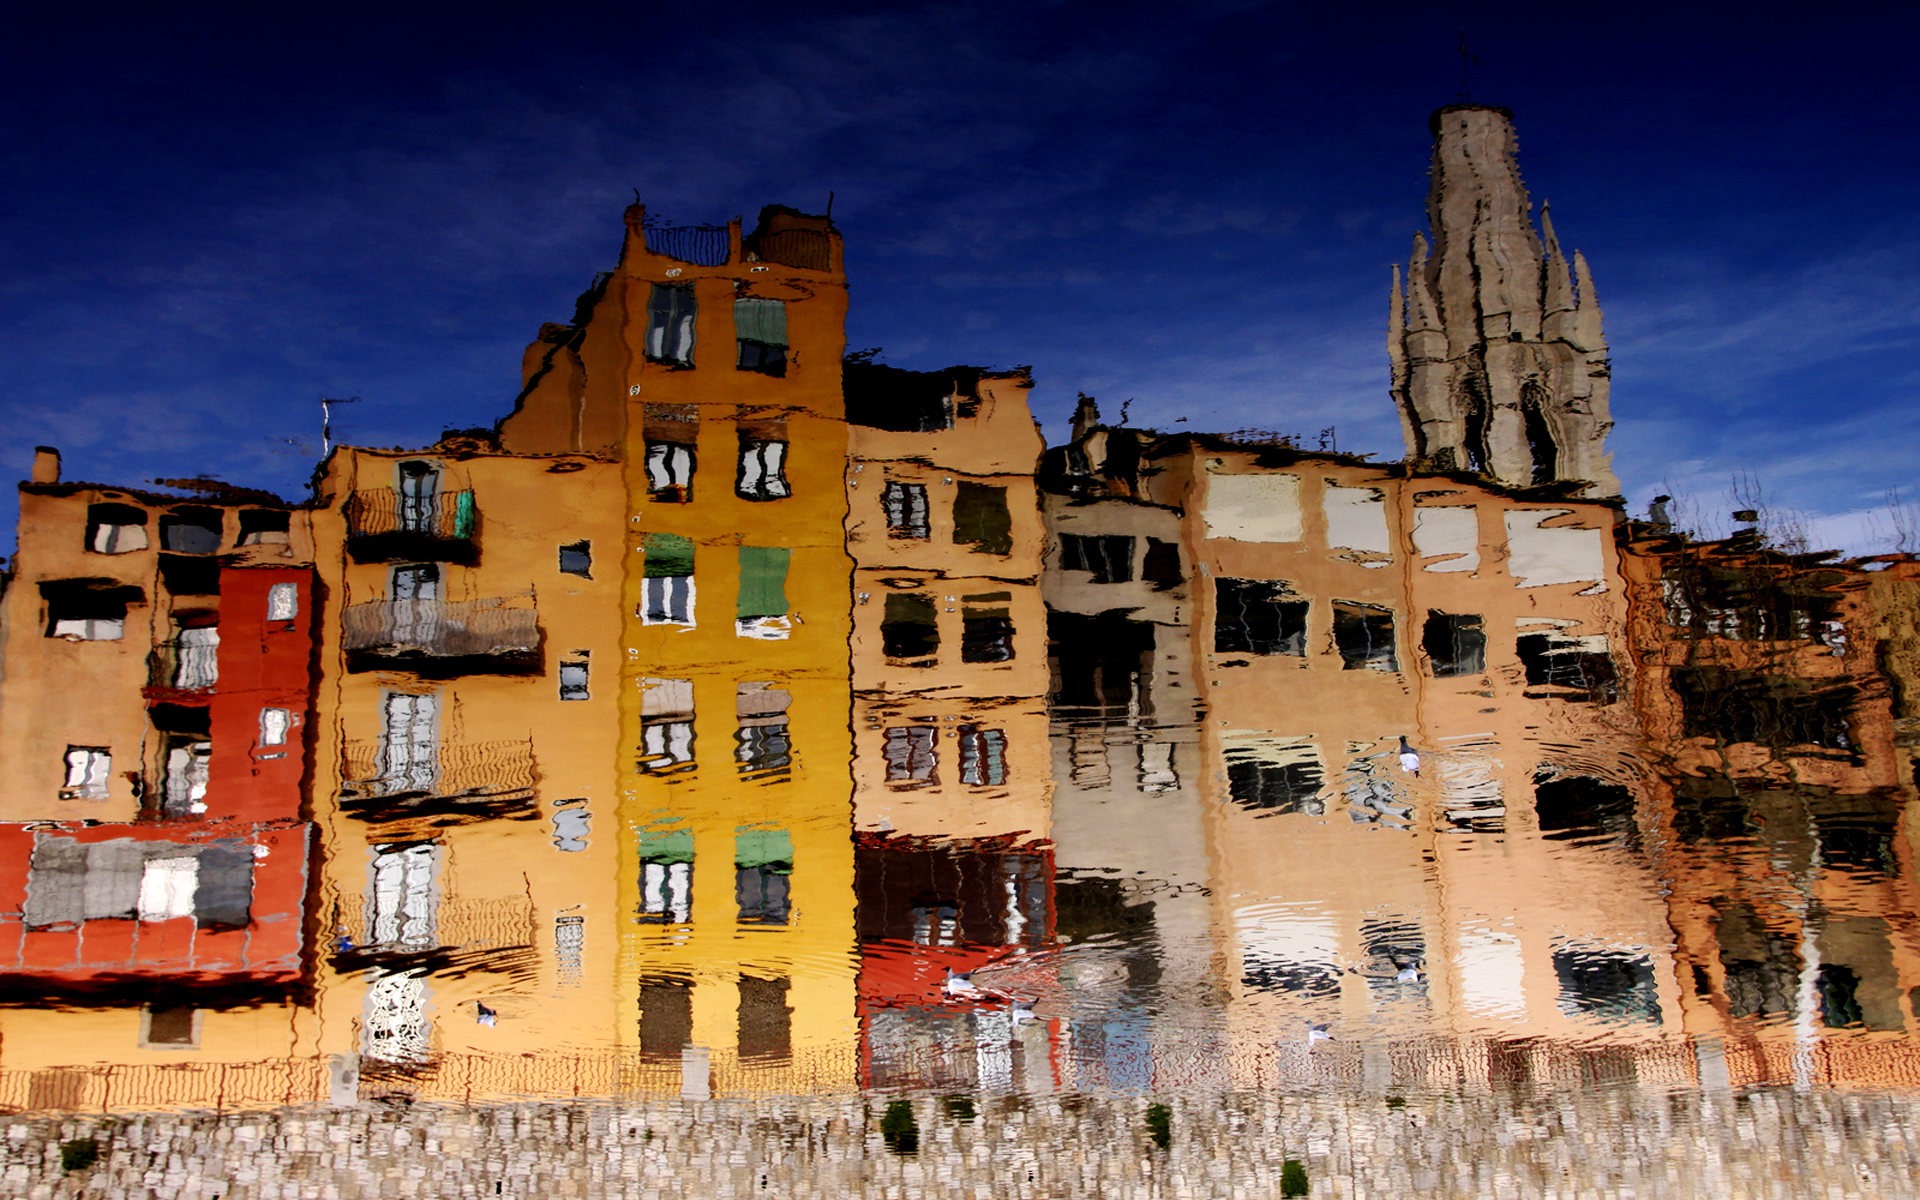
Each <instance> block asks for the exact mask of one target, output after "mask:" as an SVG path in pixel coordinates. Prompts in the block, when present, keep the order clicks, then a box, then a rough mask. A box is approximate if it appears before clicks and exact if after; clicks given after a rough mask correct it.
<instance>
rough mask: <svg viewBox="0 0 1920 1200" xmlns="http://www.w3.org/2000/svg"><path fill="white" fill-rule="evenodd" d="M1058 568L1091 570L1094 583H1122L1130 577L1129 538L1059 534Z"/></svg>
mask: <svg viewBox="0 0 1920 1200" xmlns="http://www.w3.org/2000/svg"><path fill="white" fill-rule="evenodd" d="M1060 568H1061V570H1064V571H1091V572H1093V579H1092V582H1094V583H1126V582H1127V581H1128V580H1130V579H1132V578H1133V539H1132V538H1130V537H1127V536H1125V535H1123V534H1103V535H1100V536H1085V535H1082V534H1077V533H1063V534H1061V535H1060Z"/></svg>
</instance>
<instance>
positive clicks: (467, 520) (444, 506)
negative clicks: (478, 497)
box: [345, 488, 480, 566]
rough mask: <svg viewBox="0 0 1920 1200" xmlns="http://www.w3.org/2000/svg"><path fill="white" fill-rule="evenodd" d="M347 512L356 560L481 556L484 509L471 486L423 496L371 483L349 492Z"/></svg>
mask: <svg viewBox="0 0 1920 1200" xmlns="http://www.w3.org/2000/svg"><path fill="white" fill-rule="evenodd" d="M345 512H346V518H347V557H349V558H351V559H353V561H354V562H357V563H376V562H397V561H409V562H448V563H460V564H462V565H464V566H472V565H473V564H474V563H475V562H477V561H479V558H480V543H479V540H478V535H479V531H480V513H479V510H478V509H477V508H475V506H474V503H473V493H472V492H470V491H463V492H434V493H432V494H431V495H425V496H419V495H407V494H403V493H401V492H398V491H396V490H395V489H393V488H368V489H366V490H365V491H357V492H355V493H353V494H352V495H351V496H348V497H347V503H346V508H345Z"/></svg>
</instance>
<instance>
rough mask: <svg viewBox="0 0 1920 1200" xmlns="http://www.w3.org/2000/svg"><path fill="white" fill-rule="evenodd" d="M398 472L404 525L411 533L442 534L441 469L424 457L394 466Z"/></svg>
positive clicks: (395, 471)
mask: <svg viewBox="0 0 1920 1200" xmlns="http://www.w3.org/2000/svg"><path fill="white" fill-rule="evenodd" d="M394 474H395V476H396V478H397V480H398V483H399V493H400V528H401V529H403V530H405V531H407V532H408V533H430V534H438V533H439V532H440V468H439V467H438V466H437V465H435V464H433V463H430V462H426V461H424V460H421V459H417V458H416V459H408V460H407V461H406V462H402V463H396V464H395V465H394ZM463 494H466V495H470V494H471V493H463Z"/></svg>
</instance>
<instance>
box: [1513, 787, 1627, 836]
mask: <svg viewBox="0 0 1920 1200" xmlns="http://www.w3.org/2000/svg"><path fill="white" fill-rule="evenodd" d="M1533 807H1534V812H1535V813H1536V814H1538V816H1539V818H1540V833H1541V836H1543V837H1546V838H1548V839H1551V840H1555V841H1572V840H1585V839H1588V838H1608V839H1615V840H1620V841H1624V842H1626V843H1628V844H1630V845H1637V843H1638V837H1637V835H1638V833H1639V827H1638V826H1637V825H1635V824H1634V820H1633V792H1632V791H1631V790H1629V789H1628V788H1626V787H1623V786H1622V785H1620V784H1617V783H1605V782H1602V781H1601V780H1598V779H1594V778H1592V777H1590V776H1586V775H1569V776H1564V777H1556V776H1554V775H1551V774H1547V773H1542V774H1539V775H1535V776H1534V777H1533Z"/></svg>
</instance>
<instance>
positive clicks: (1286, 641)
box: [1213, 579, 1307, 658]
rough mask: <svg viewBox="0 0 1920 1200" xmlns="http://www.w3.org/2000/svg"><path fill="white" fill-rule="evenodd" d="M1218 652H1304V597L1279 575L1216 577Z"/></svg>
mask: <svg viewBox="0 0 1920 1200" xmlns="http://www.w3.org/2000/svg"><path fill="white" fill-rule="evenodd" d="M1213 599H1214V607H1215V609H1216V611H1215V613H1214V617H1213V649H1214V652H1215V653H1217V654H1285V655H1290V656H1292V657H1295V658H1304V657H1306V653H1307V601H1305V600H1303V599H1301V598H1300V597H1298V596H1296V595H1294V594H1293V590H1292V589H1291V588H1289V587H1288V586H1287V585H1286V584H1285V583H1284V582H1282V581H1281V580H1278V579H1215V580H1214V581H1213Z"/></svg>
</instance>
